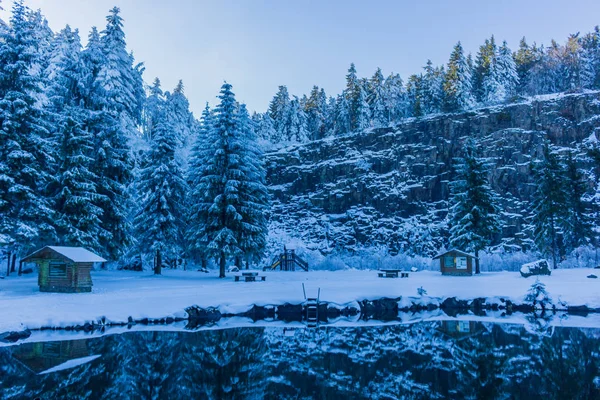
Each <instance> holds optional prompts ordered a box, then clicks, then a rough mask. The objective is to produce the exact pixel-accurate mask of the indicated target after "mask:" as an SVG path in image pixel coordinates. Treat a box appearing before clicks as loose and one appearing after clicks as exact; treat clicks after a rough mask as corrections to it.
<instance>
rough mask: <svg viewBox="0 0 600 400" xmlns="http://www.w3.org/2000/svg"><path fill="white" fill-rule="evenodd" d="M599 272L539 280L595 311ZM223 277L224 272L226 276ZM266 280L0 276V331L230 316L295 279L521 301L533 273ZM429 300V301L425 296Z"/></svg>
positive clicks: (289, 287) (183, 274) (367, 295)
mask: <svg viewBox="0 0 600 400" xmlns="http://www.w3.org/2000/svg"><path fill="white" fill-rule="evenodd" d="M594 273H595V274H596V275H599V276H600V271H598V270H593V269H584V268H581V269H568V270H567V269H566V270H560V269H559V270H554V271H552V275H551V276H542V277H540V281H542V282H543V283H545V284H546V289H547V291H548V293H549V295H550V296H551V298H552V301H553V302H554V303H558V302H559V301H560V302H561V303H563V304H566V305H572V306H574V305H587V306H589V307H594V308H600V279H589V278H587V276H588V275H590V274H594ZM230 275H231V274H230ZM265 275H267V280H266V282H252V283H250V282H234V280H233V276H229V277H228V278H226V279H223V280H222V279H219V278H218V277H217V275H216V274H215V273H209V274H205V273H201V272H196V271H170V270H165V271H164V272H163V275H162V276H153V275H150V274H149V273H148V272H125V271H98V272H92V279H93V281H94V288H93V291H92V293H77V294H63V293H41V292H39V289H38V286H37V276H24V277H9V278H7V279H4V280H0V333H1V332H6V331H14V330H22V329H25V328H30V329H34V328H40V327H60V326H70V325H79V324H83V323H85V322H88V321H98V320H100V319H101V318H102V317H105V318H106V320H107V322H108V321H112V322H126V321H127V319H128V317H130V316H131V317H132V318H134V319H140V318H145V317H148V318H164V317H168V316H185V312H184V309H185V308H186V307H188V306H191V305H198V306H201V307H209V306H215V307H218V308H219V310H220V311H221V312H230V313H238V312H243V311H246V310H248V309H249V308H250V307H251V306H252V305H253V304H257V305H269V304H274V305H279V304H283V303H286V302H290V303H296V304H297V303H301V302H302V301H303V299H304V295H303V291H302V283H304V285H305V287H306V291H307V295H308V296H309V297H312V296H316V294H317V291H318V289H319V288H320V289H321V300H323V301H327V302H332V303H337V304H346V303H351V302H354V301H357V300H363V299H378V298H382V297H394V298H395V297H400V296H402V297H404V298H405V300H403V301H402V303H404V302H406V298H407V297H413V298H415V300H418V298H419V296H418V294H417V289H418V288H420V287H423V289H425V290H426V291H427V296H428V297H432V298H446V297H457V298H459V299H473V298H477V297H486V298H493V297H501V298H505V299H510V300H511V301H513V302H517V303H522V302H523V297H524V295H525V294H526V292H527V290H528V289H529V287H530V286H531V284H532V283H534V282H535V277H531V278H527V279H526V278H522V277H521V276H520V275H519V273H515V272H489V273H483V274H481V275H478V276H472V277H452V276H442V275H441V274H440V273H439V272H433V271H420V272H416V273H411V274H410V277H409V278H407V279H406V278H405V279H385V278H384V279H382V278H378V277H377V272H376V271H372V270H370V271H367V270H347V271H311V272H279V271H277V272H265ZM432 300H435V299H432Z"/></svg>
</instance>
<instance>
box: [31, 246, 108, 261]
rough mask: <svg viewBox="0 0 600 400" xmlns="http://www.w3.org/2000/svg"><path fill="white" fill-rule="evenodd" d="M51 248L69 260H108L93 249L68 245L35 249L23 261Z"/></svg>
mask: <svg viewBox="0 0 600 400" xmlns="http://www.w3.org/2000/svg"><path fill="white" fill-rule="evenodd" d="M46 249H50V250H52V251H54V252H56V253H58V254H60V255H61V256H63V257H66V258H68V259H69V260H71V261H73V262H76V263H79V262H106V260H105V259H104V258H102V257H100V256H99V255H97V254H94V253H92V252H91V251H89V250H87V249H84V248H83V247H66V246H46V247H44V248H41V249H39V250H37V251H34V252H33V253H31V254H30V255H28V256H27V257H25V258H23V260H22V261H25V262H27V261H29V260H30V259H34V258H36V256H37V255H38V254H39V253H41V252H42V251H44V250H46Z"/></svg>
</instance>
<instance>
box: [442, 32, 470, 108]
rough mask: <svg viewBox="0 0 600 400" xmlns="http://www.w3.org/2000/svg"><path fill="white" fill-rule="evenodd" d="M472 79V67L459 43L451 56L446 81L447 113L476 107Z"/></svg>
mask: <svg viewBox="0 0 600 400" xmlns="http://www.w3.org/2000/svg"><path fill="white" fill-rule="evenodd" d="M471 79H472V78H471V67H470V66H469V64H468V63H467V58H466V57H465V55H464V53H463V48H462V45H461V44H460V42H458V43H457V44H456V46H454V50H453V51H452V54H451V55H450V61H449V62H448V68H447V69H446V77H445V80H444V98H445V110H446V111H449V112H454V111H462V110H469V109H471V108H472V107H474V106H475V99H474V97H473V90H472V82H471Z"/></svg>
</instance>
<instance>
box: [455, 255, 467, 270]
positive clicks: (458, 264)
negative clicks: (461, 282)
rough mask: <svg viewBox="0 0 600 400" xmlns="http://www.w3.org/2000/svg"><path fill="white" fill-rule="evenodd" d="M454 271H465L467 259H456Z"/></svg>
mask: <svg viewBox="0 0 600 400" xmlns="http://www.w3.org/2000/svg"><path fill="white" fill-rule="evenodd" d="M456 269H467V257H456Z"/></svg>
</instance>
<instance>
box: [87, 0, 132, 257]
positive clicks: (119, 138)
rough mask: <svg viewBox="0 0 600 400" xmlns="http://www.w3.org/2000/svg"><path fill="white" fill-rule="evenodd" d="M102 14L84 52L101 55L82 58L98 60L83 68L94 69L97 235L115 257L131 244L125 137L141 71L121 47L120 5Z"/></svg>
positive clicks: (129, 169)
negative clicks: (99, 216)
mask: <svg viewBox="0 0 600 400" xmlns="http://www.w3.org/2000/svg"><path fill="white" fill-rule="evenodd" d="M106 19H107V26H106V29H105V30H104V31H103V32H102V35H101V37H100V39H99V43H98V42H96V41H94V42H90V43H88V51H87V53H88V54H89V55H92V53H93V54H94V56H96V55H97V54H96V53H97V52H96V50H95V49H94V48H90V46H97V45H98V44H99V45H100V46H101V50H102V54H101V58H100V59H99V60H96V58H95V57H89V58H87V57H86V58H85V59H86V60H89V61H93V62H96V61H99V65H96V64H92V65H89V66H88V67H89V68H90V69H91V70H93V71H97V75H96V76H94V77H93V81H92V82H91V83H90V85H91V88H90V90H92V91H93V93H92V98H93V100H94V104H93V109H94V111H95V113H94V121H93V128H92V131H93V133H94V149H95V154H94V169H93V172H94V173H95V174H96V175H97V176H98V177H99V180H98V182H97V184H98V194H100V195H101V196H100V197H99V198H98V201H97V203H96V205H97V206H98V207H100V208H101V209H102V219H101V222H102V230H103V232H105V233H106V234H104V235H103V236H101V237H100V244H101V246H102V248H103V249H104V251H105V254H106V255H107V256H108V257H110V258H112V259H117V258H118V257H120V256H121V255H122V253H123V251H124V250H125V248H126V246H127V245H128V244H130V243H131V240H130V230H131V227H130V223H129V222H128V219H127V214H128V192H127V189H128V187H129V185H130V184H131V183H132V178H133V174H132V169H133V160H132V158H131V153H130V148H129V144H128V140H129V139H130V138H131V137H133V136H134V135H136V134H137V131H136V125H137V124H138V123H139V122H140V118H141V105H142V99H141V94H143V88H142V87H141V84H142V82H141V77H140V75H139V74H140V71H139V70H138V69H136V68H134V67H133V58H132V56H131V55H130V54H128V53H127V50H126V44H125V34H124V33H123V29H122V26H123V22H122V18H121V17H120V16H119V9H118V8H117V7H115V8H113V9H112V10H111V11H110V14H109V15H108V17H107V18H106ZM94 68H97V69H96V70H94Z"/></svg>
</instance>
